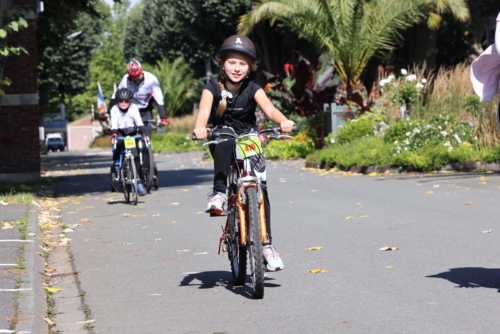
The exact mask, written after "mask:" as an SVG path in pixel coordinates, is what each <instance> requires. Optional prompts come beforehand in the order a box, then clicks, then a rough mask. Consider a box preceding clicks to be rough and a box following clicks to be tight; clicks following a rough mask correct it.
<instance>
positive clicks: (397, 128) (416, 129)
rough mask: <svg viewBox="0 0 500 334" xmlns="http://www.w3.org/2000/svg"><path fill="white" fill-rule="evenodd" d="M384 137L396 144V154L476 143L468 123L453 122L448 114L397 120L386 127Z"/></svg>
mask: <svg viewBox="0 0 500 334" xmlns="http://www.w3.org/2000/svg"><path fill="white" fill-rule="evenodd" d="M405 131H406V132H405ZM384 139H385V141H386V142H391V143H394V144H396V145H397V146H396V148H395V151H394V152H395V153H396V154H398V153H401V152H403V151H415V150H417V149H419V148H422V147H436V146H442V147H445V148H446V149H447V150H448V151H451V150H453V148H456V147H459V146H464V145H465V146H469V147H472V146H474V145H475V144H476V138H475V137H474V135H473V128H472V127H471V126H470V125H469V124H468V123H457V122H455V121H454V120H452V119H451V118H450V116H449V115H437V116H434V117H432V118H431V119H430V120H429V121H401V122H397V123H395V124H393V125H392V126H391V127H390V128H389V129H387V131H386V133H385V138H384Z"/></svg>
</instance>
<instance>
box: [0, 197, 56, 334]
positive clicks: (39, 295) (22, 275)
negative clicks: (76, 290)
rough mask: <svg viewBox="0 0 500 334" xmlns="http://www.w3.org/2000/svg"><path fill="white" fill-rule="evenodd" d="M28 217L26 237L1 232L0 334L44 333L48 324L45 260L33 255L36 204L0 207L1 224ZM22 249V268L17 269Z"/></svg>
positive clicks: (35, 248)
mask: <svg viewBox="0 0 500 334" xmlns="http://www.w3.org/2000/svg"><path fill="white" fill-rule="evenodd" d="M26 214H28V228H27V234H30V233H34V234H35V235H36V236H27V237H26V239H25V240H22V239H21V232H20V231H19V229H18V228H16V227H13V228H2V229H0V333H18V334H21V333H22V334H28V333H30V334H38V333H40V334H42V333H43V334H45V333H47V331H48V325H47V324H46V323H45V321H44V320H43V318H44V317H45V316H46V310H45V309H46V306H47V303H46V298H45V293H44V290H43V289H42V287H43V283H44V280H43V276H42V274H43V270H44V258H43V257H41V256H39V255H38V254H36V252H41V249H40V246H42V243H41V241H40V240H39V238H38V237H39V236H41V235H42V233H41V230H40V226H39V225H38V212H37V207H36V206H35V205H32V206H28V205H27V204H12V203H9V204H8V205H0V221H2V222H15V221H17V220H18V219H20V218H23V217H25V216H26ZM23 248H24V252H23V253H24V269H20V268H18V264H19V262H20V256H21V251H22V249H23Z"/></svg>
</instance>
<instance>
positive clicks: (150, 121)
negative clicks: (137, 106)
mask: <svg viewBox="0 0 500 334" xmlns="http://www.w3.org/2000/svg"><path fill="white" fill-rule="evenodd" d="M142 123H144V125H146V124H152V125H155V126H159V127H162V126H165V125H166V124H163V123H161V122H160V123H158V122H157V121H155V120H154V119H148V120H145V121H142Z"/></svg>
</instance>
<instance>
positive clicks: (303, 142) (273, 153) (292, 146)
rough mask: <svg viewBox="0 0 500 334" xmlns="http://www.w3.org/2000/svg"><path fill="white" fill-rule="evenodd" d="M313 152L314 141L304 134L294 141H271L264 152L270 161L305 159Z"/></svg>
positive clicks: (296, 137)
mask: <svg viewBox="0 0 500 334" xmlns="http://www.w3.org/2000/svg"><path fill="white" fill-rule="evenodd" d="M313 152H314V143H313V141H312V140H311V139H308V138H307V137H306V136H304V135H303V134H299V135H297V136H295V139H294V140H271V141H269V142H268V143H266V147H265V150H264V154H265V156H266V158H268V159H278V158H280V159H289V158H305V157H306V156H307V155H309V154H311V153H313Z"/></svg>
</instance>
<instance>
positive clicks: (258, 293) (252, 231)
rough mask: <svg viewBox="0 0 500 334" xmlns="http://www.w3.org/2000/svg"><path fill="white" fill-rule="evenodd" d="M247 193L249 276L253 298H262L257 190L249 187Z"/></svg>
mask: <svg viewBox="0 0 500 334" xmlns="http://www.w3.org/2000/svg"><path fill="white" fill-rule="evenodd" d="M246 194H247V210H248V212H247V218H248V233H249V242H248V244H247V247H248V258H249V260H250V276H251V277H252V287H253V291H254V295H253V297H254V298H255V299H262V298H264V255H263V254H262V237H261V233H260V220H259V203H258V201H257V190H256V189H255V188H253V187H249V188H248V189H247V191H246Z"/></svg>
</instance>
